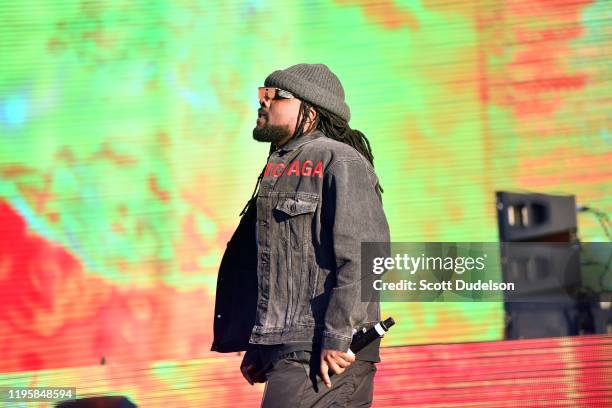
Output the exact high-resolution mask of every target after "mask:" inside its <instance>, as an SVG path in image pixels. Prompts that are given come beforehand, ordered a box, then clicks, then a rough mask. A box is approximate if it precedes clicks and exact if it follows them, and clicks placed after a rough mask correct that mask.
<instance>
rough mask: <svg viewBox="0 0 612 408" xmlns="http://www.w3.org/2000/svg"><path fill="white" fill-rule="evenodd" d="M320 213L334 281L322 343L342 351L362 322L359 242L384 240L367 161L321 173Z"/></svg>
mask: <svg viewBox="0 0 612 408" xmlns="http://www.w3.org/2000/svg"><path fill="white" fill-rule="evenodd" d="M323 181H324V186H323V202H322V213H323V214H322V217H323V223H324V226H325V227H326V228H328V229H330V230H331V234H332V242H333V251H334V258H335V268H336V269H335V278H336V279H335V285H334V287H333V289H332V293H331V296H330V300H329V303H328V306H327V310H326V312H325V327H324V330H323V337H322V344H321V345H322V347H323V348H327V349H332V350H339V351H343V352H346V351H347V350H348V348H349V346H350V343H351V339H352V331H353V328H357V326H359V325H360V324H361V323H365V322H366V321H365V320H366V308H367V306H368V303H369V302H367V301H366V302H364V301H362V293H361V284H362V276H361V262H360V259H361V243H362V242H388V241H389V226H388V224H387V219H386V217H385V214H384V212H383V208H382V200H381V196H380V192H379V190H380V189H379V185H378V179H377V177H376V175H375V174H374V172H373V170H371V167H369V164H366V162H365V159H362V158H351V159H345V160H341V161H336V162H335V163H333V164H332V165H331V166H330V167H329V168H328V169H327V171H326V172H325V175H324V180H323Z"/></svg>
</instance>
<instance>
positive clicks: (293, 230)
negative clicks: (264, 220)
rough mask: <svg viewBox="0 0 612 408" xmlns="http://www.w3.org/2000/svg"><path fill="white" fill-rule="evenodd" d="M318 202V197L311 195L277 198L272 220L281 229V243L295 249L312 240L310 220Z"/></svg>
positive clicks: (299, 194) (297, 194) (302, 194)
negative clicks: (273, 219)
mask: <svg viewBox="0 0 612 408" xmlns="http://www.w3.org/2000/svg"><path fill="white" fill-rule="evenodd" d="M318 202H319V197H318V196H316V195H313V194H304V193H296V194H295V196H290V197H279V199H278V202H277V203H276V206H275V207H274V218H275V220H276V222H278V223H279V226H280V227H281V228H280V229H279V233H280V237H279V238H280V240H281V241H284V242H286V243H287V244H289V245H290V246H291V247H292V248H294V249H297V248H300V247H303V246H304V245H305V244H306V243H308V242H309V241H310V240H311V239H312V231H311V226H312V219H313V216H314V212H315V210H316V209H317V204H318Z"/></svg>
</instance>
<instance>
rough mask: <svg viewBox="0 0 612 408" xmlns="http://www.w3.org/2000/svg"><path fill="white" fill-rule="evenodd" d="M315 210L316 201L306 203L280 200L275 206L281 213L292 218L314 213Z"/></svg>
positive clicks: (296, 200)
mask: <svg viewBox="0 0 612 408" xmlns="http://www.w3.org/2000/svg"><path fill="white" fill-rule="evenodd" d="M316 208H317V202H316V201H306V200H300V199H295V198H285V199H282V200H280V201H279V202H278V204H277V205H276V209H277V210H279V211H282V212H284V213H285V214H287V215H289V216H292V217H293V216H295V215H299V214H308V213H311V212H314V211H315V210H316Z"/></svg>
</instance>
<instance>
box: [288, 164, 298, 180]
mask: <svg viewBox="0 0 612 408" xmlns="http://www.w3.org/2000/svg"><path fill="white" fill-rule="evenodd" d="M291 173H295V175H296V176H298V177H299V176H300V163H299V162H298V161H297V160H296V161H294V162H293V163H291V166H290V167H289V172H288V173H287V175H288V176H290V175H291Z"/></svg>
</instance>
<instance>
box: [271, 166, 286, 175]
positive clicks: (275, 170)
mask: <svg viewBox="0 0 612 408" xmlns="http://www.w3.org/2000/svg"><path fill="white" fill-rule="evenodd" d="M279 168H280V173H278V172H277V170H278V169H279ZM284 168H285V163H278V164H277V165H276V166H274V171H273V172H272V176H273V177H279V176H280V175H281V174H283V169H284Z"/></svg>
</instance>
